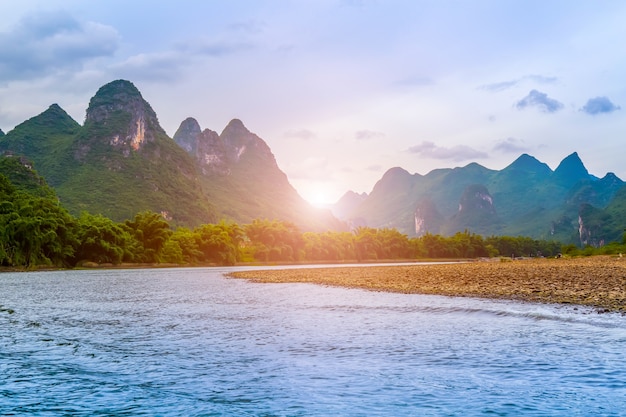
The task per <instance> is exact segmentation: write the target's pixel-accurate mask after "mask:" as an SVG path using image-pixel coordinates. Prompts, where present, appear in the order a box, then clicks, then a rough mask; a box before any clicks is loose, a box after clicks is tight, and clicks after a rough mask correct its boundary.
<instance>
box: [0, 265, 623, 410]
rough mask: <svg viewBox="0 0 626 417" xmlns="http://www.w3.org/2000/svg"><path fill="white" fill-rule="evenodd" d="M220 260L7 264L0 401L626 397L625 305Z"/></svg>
mask: <svg viewBox="0 0 626 417" xmlns="http://www.w3.org/2000/svg"><path fill="white" fill-rule="evenodd" d="M223 271H224V270H223V269H209V268H206V269H184V270H182V269H181V270H176V269H173V270H167V271H159V270H150V271H142V270H129V271H123V270H115V271H59V272H51V273H45V274H42V273H28V274H6V275H3V280H2V281H1V282H0V291H1V294H2V302H3V305H2V306H0V372H2V374H3V379H2V380H1V381H0V415H11V414H14V415H42V416H45V415H78V416H81V415H84V416H87V415H122V416H124V415H125V416H141V415H163V416H166V415H172V416H178V415H255V416H256V415H266V416H299V415H300V416H324V415H347V416H365V415H399V416H400V415H425V416H428V415H433V416H440V415H470V416H471V415H556V416H559V415H563V416H565V415H567V416H570V415H605V416H610V415H616V416H617V415H620V413H621V412H622V410H623V409H624V408H626V399H625V398H624V395H623V394H624V389H625V387H626V370H625V368H624V367H623V346H624V345H625V343H626V329H625V328H626V319H625V318H624V317H622V316H620V315H615V314H597V313H596V312H595V311H593V310H590V309H589V310H588V309H582V308H579V309H575V308H571V307H562V306H549V305H535V304H530V303H515V302H511V301H499V300H493V301H490V300H483V299H480V300H478V299H468V298H453V297H439V296H420V295H406V294H385V293H371V292H367V291H361V290H349V289H341V288H326V287H319V286H314V285H291V284H277V285H260V284H254V283H249V282H245V281H239V280H228V279H224V278H223V277H222V276H221V273H222V272H223ZM5 306H10V308H9V307H5ZM9 310H10V311H11V312H9ZM577 413H578V414H577Z"/></svg>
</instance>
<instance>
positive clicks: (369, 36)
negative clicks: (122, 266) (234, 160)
mask: <svg viewBox="0 0 626 417" xmlns="http://www.w3.org/2000/svg"><path fill="white" fill-rule="evenodd" d="M148 4H149V5H150V7H147V5H148ZM0 10H2V12H3V17H4V19H3V21H2V22H0V53H2V54H3V56H4V57H5V60H4V62H3V63H4V65H3V67H2V68H0V92H1V94H0V128H2V130H3V131H4V132H5V133H7V132H8V131H9V130H11V129H12V127H14V126H16V125H17V124H19V123H20V122H22V121H24V120H27V119H28V118H30V117H33V116H34V115H36V114H39V113H40V112H41V111H43V110H45V108H47V106H49V105H50V103H58V104H59V105H60V106H61V107H62V108H63V109H65V110H66V111H67V112H68V113H69V114H70V115H71V116H72V118H74V119H75V120H77V121H80V122H81V123H82V121H83V120H84V114H85V109H86V108H87V104H88V102H89V98H90V97H91V96H93V94H95V92H96V90H97V88H98V87H100V86H101V85H104V84H105V83H106V82H108V81H110V80H113V79H128V80H131V81H132V82H133V83H134V84H135V85H136V86H137V88H138V89H139V90H140V91H141V92H142V95H143V97H144V98H145V99H146V101H148V102H149V103H150V104H151V105H152V107H153V108H154V109H155V111H156V112H157V114H158V115H159V120H160V123H161V125H162V126H163V128H164V129H165V131H166V132H167V133H168V135H169V136H170V137H171V136H173V134H174V132H175V131H176V129H177V128H178V126H179V125H180V123H181V121H183V120H184V119H185V118H187V117H194V118H195V119H196V120H197V121H198V122H199V124H200V125H201V126H202V128H203V129H205V128H209V129H211V130H218V129H219V128H220V127H222V126H226V124H227V123H228V121H230V120H231V119H233V118H239V119H240V120H242V121H244V123H246V126H249V128H250V130H251V131H252V132H254V133H255V134H257V135H258V136H259V137H261V138H263V139H264V140H265V141H266V142H267V143H268V145H269V146H270V148H271V149H272V152H273V153H274V155H275V157H276V160H277V163H278V165H279V166H280V168H281V170H282V171H284V172H285V173H286V174H287V176H288V178H289V180H290V183H291V184H292V185H293V186H294V187H295V188H296V189H297V190H298V192H299V193H300V195H301V196H302V197H304V198H305V199H307V200H309V201H311V200H313V201H317V202H322V201H327V202H328V201H336V200H338V199H339V198H340V197H341V196H342V195H343V194H344V193H345V192H346V191H347V190H352V191H354V192H358V193H362V192H368V193H369V192H370V191H371V188H372V187H373V186H374V184H375V183H376V181H377V180H378V179H380V178H381V177H382V175H383V174H384V173H385V172H386V171H387V170H388V169H390V168H392V167H396V166H399V167H402V168H403V169H405V170H407V171H409V172H413V173H419V174H421V175H425V174H426V173H428V172H430V171H432V170H433V169H438V168H440V167H458V166H464V165H467V164H468V163H470V162H477V163H479V164H481V165H483V166H485V167H488V168H489V169H496V170H497V169H502V168H504V167H505V166H506V165H508V164H509V163H511V161H513V160H514V159H515V156H517V155H520V154H522V153H528V154H530V155H535V156H536V157H538V159H540V160H541V161H542V162H545V163H546V164H547V165H548V166H550V167H551V169H554V167H556V166H557V165H558V163H559V162H560V160H561V159H562V158H563V156H564V155H569V154H571V153H572V152H578V153H579V154H580V155H582V157H581V158H582V159H583V160H584V161H585V166H586V167H587V169H588V170H589V171H590V172H591V173H593V174H594V175H598V174H599V173H604V172H613V173H615V174H616V175H617V176H618V177H620V178H623V177H626V166H624V164H623V161H622V157H621V155H622V152H621V150H622V145H621V134H622V133H621V132H623V131H625V130H626V118H625V117H624V112H623V110H622V106H623V105H624V103H626V89H625V88H624V87H622V84H623V83H622V78H623V77H622V74H623V72H624V70H626V63H624V62H623V60H622V59H621V56H622V54H621V51H620V49H619V46H615V45H614V42H611V40H612V39H620V38H623V37H624V36H625V35H626V27H624V25H623V24H622V22H623V20H624V18H625V17H626V4H623V3H620V2H611V1H603V2H594V3H575V4H572V3H571V2H567V1H564V0H559V1H555V2H550V3H544V2H535V1H533V2H523V3H522V2H520V3H502V2H498V1H496V0H485V1H481V2H477V3H472V4H465V3H461V2H452V3H435V4H432V3H430V2H424V1H401V0H393V1H389V2H384V3H383V2H379V1H376V0H360V1H355V0H326V1H322V2H315V3H290V4H285V3H281V4H280V5H279V4H277V3H275V2H273V1H270V0H261V1H246V0H243V1H241V2H238V3H237V4H232V3H230V2H212V3H210V4H208V3H200V4H198V3H197V2H194V1H191V0H180V1H177V2H166V3H159V4H158V5H154V4H153V3H147V2H145V1H141V0H139V1H135V2H132V3H130V4H129V3H127V2H123V1H121V0H107V1H106V2H105V1H104V0H94V1H92V2H90V3H89V5H88V6H86V5H85V4H84V3H83V2H81V1H79V0H46V1H43V0H23V1H21V2H19V3H12V4H10V5H9V4H7V5H3V6H1V7H0ZM190 10H193V13H189V11H190ZM120 11H123V12H120ZM129 16H141V17H142V19H140V20H139V21H138V20H137V19H129V18H128V17H129ZM142 22H145V23H142ZM154 22H167V23H168V24H167V25H163V24H161V25H157V24H153V23H154ZM216 128H217V129H216Z"/></svg>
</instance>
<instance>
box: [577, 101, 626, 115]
mask: <svg viewBox="0 0 626 417" xmlns="http://www.w3.org/2000/svg"><path fill="white" fill-rule="evenodd" d="M619 109H621V107H620V106H616V105H615V104H614V103H613V102H612V101H611V100H609V98H608V97H595V98H590V99H589V100H587V104H585V105H584V106H583V107H582V108H581V109H580V111H582V112H585V113H587V114H591V115H594V116H595V115H596V114H601V113H613V112H614V111H617V110H619Z"/></svg>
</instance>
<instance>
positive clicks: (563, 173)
mask: <svg viewBox="0 0 626 417" xmlns="http://www.w3.org/2000/svg"><path fill="white" fill-rule="evenodd" d="M623 185H624V182H623V181H622V180H621V179H619V178H618V177H617V176H615V175H614V174H612V173H608V174H607V175H606V176H605V177H603V178H601V179H600V178H597V177H595V176H593V175H591V174H589V172H588V171H587V169H586V168H585V166H584V164H583V162H582V161H581V159H580V157H579V156H578V154H577V153H573V154H571V155H569V156H567V157H566V158H565V159H563V161H562V162H561V163H560V164H559V166H558V167H557V168H556V169H555V170H554V171H552V170H551V169H550V168H549V167H548V166H547V165H546V164H545V163H542V162H540V161H539V160H537V159H536V158H534V157H532V156H530V155H527V154H523V155H521V156H520V157H519V158H517V159H516V160H515V161H513V162H512V163H511V164H510V165H509V166H507V167H505V168H504V169H502V170H499V171H498V170H490V169H487V168H485V167H483V166H481V165H479V164H476V163H471V164H469V165H467V166H465V167H457V168H450V169H437V170H433V171H431V172H429V173H428V174H426V175H419V174H410V173H409V172H407V171H406V170H404V169H402V168H392V169H390V170H389V171H387V172H386V173H385V174H384V175H383V177H382V178H381V179H380V180H379V181H378V182H377V183H376V185H375V186H374V188H373V189H372V192H371V193H370V194H369V195H368V196H367V197H366V198H365V199H364V200H363V201H362V202H360V203H359V204H358V205H355V206H354V207H353V208H352V210H351V211H350V212H349V214H346V212H345V210H344V211H341V210H338V211H337V213H339V214H342V217H341V218H342V219H344V220H346V221H349V220H351V219H358V220H359V221H360V222H365V224H367V225H368V226H371V227H395V228H397V229H398V230H400V231H402V232H403V233H406V234H408V235H410V236H421V235H423V234H425V233H432V234H444V235H452V234H454V233H456V232H458V231H463V230H466V229H467V230H470V231H472V232H474V233H479V234H483V235H492V234H493V235H511V236H518V235H523V236H530V237H534V238H541V239H556V240H562V241H564V242H572V243H577V244H585V242H586V241H588V239H587V240H585V239H581V236H580V233H579V232H580V231H579V228H580V222H579V217H580V221H582V222H584V221H585V217H586V216H587V215H591V213H592V210H590V209H589V208H588V206H591V207H594V208H596V209H598V210H602V209H604V208H606V207H607V206H609V205H610V203H611V202H612V201H613V200H614V198H615V197H616V195H617V193H618V191H619V190H621V189H622V188H623ZM620 195H621V194H620ZM623 215H626V213H623ZM595 216H596V217H597V215H595ZM607 228H608V229H611V226H607ZM613 228H615V227H613ZM608 229H607V230H605V231H604V232H602V233H600V234H601V236H597V239H596V240H594V242H600V241H605V240H606V239H612V238H613V237H614V236H617V232H616V231H608Z"/></svg>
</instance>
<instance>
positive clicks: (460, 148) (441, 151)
mask: <svg viewBox="0 0 626 417" xmlns="http://www.w3.org/2000/svg"><path fill="white" fill-rule="evenodd" d="M408 152H409V153H414V154H418V155H420V156H423V157H425V158H432V159H451V160H453V161H456V162H460V161H466V160H471V159H476V158H487V157H488V155H487V154H486V153H485V152H481V151H478V150H476V149H473V148H470V147H469V146H465V145H456V146H453V147H451V148H446V147H443V146H437V145H435V144H434V143H433V142H429V141H424V142H422V143H421V144H419V145H415V146H411V147H410V148H409V149H408Z"/></svg>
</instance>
